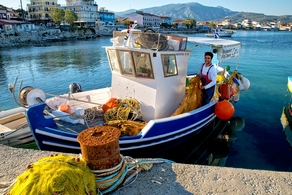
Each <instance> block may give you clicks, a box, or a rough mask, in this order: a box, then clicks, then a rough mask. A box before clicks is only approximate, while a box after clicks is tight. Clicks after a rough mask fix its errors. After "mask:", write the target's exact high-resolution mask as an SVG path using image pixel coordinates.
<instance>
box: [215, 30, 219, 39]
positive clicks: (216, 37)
mask: <svg viewBox="0 0 292 195" xmlns="http://www.w3.org/2000/svg"><path fill="white" fill-rule="evenodd" d="M214 38H215V39H218V38H219V29H218V28H216V30H215V34H214Z"/></svg>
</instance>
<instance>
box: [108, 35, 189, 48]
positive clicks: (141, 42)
mask: <svg viewBox="0 0 292 195" xmlns="http://www.w3.org/2000/svg"><path fill="white" fill-rule="evenodd" d="M127 39H129V40H128V41H129V45H128V46H130V47H134V48H146V49H152V50H158V51H166V50H167V51H171V50H172V51H185V50H186V49H187V41H188V38H187V37H185V36H179V35H169V34H167V35H164V34H162V33H156V32H148V31H147V32H142V31H132V32H131V35H130V37H129V33H128V32H126V31H114V32H113V40H116V43H118V44H116V46H119V45H120V46H122V45H123V44H122V41H126V40H127Z"/></svg>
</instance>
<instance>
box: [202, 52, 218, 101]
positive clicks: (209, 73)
mask: <svg viewBox="0 0 292 195" xmlns="http://www.w3.org/2000/svg"><path fill="white" fill-rule="evenodd" d="M204 57H205V63H203V64H202V65H201V67H200V70H199V74H198V76H199V77H200V78H201V82H202V85H200V88H201V90H202V93H203V100H202V106H204V105H205V104H208V103H209V102H210V100H211V99H212V97H213V95H214V91H215V86H216V75H217V71H216V68H215V67H214V65H213V64H212V58H213V53H212V52H205V56H204Z"/></svg>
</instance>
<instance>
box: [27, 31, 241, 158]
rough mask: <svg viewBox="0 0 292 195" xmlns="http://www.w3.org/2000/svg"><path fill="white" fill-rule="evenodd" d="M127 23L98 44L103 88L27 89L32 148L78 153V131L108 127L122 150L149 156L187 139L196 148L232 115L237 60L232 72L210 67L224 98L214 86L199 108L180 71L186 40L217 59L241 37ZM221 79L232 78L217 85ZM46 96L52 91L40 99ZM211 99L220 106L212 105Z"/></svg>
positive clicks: (190, 78)
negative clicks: (107, 81)
mask: <svg viewBox="0 0 292 195" xmlns="http://www.w3.org/2000/svg"><path fill="white" fill-rule="evenodd" d="M134 26H135V25H133V26H132V27H131V28H129V29H128V30H125V31H118V32H114V33H113V38H111V42H112V45H111V46H105V47H104V48H105V51H106V55H107V57H108V62H109V66H110V70H111V73H112V78H111V86H110V87H106V88H101V89H94V90H89V91H81V92H78V93H68V94H63V95H54V94H46V93H45V92H41V90H40V89H39V88H36V89H31V91H30V92H28V93H27V96H28V98H26V99H28V100H29V103H28V107H27V110H26V116H27V120H28V123H29V127H30V129H31V132H32V134H33V136H34V138H35V141H36V144H37V145H38V147H39V149H40V150H49V151H60V152H73V153H80V145H79V143H78V141H77V136H78V134H79V132H81V131H83V130H85V129H89V128H92V126H93V127H94V126H107V125H110V126H115V127H116V128H120V130H121V133H122V136H121V137H120V139H119V145H120V151H121V153H122V154H124V155H130V156H132V157H155V156H157V155H159V154H161V153H163V152H170V151H172V149H174V148H175V147H178V146H179V145H182V144H183V143H185V142H186V141H188V140H191V138H192V139H193V140H195V141H194V142H193V145H192V147H194V148H197V146H198V148H199V146H200V145H202V144H203V143H205V144H207V143H210V139H212V140H214V139H216V138H217V136H218V135H219V134H220V133H221V132H222V130H223V129H224V127H226V124H227V122H228V119H229V118H231V117H232V115H233V114H234V107H233V105H232V102H235V101H238V100H239V93H240V90H239V83H240V80H242V78H243V76H242V75H239V74H233V73H237V64H235V70H234V72H233V73H228V71H227V70H226V68H224V70H223V72H220V73H218V74H220V75H221V77H224V79H222V81H218V83H217V84H218V87H220V86H221V85H222V84H225V85H227V86H228V87H227V91H228V94H227V96H225V97H223V96H222V97H220V94H219V93H217V92H216V93H215V94H214V97H213V100H212V101H211V102H210V103H208V104H207V105H204V106H201V105H200V104H201V102H200V101H199V100H200V97H201V96H200V93H201V91H200V90H198V86H196V85H197V84H198V83H199V82H198V79H199V78H198V77H196V75H187V71H188V59H189V57H190V55H191V50H189V49H187V44H191V43H194V45H195V46H196V45H199V44H200V45H204V46H206V48H208V50H209V51H216V61H217V62H218V64H220V63H221V62H223V61H225V60H229V59H232V58H236V57H238V56H239V53H240V48H241V43H240V42H237V41H232V40H223V39H210V38H198V37H184V36H178V35H163V34H160V33H150V32H141V31H140V30H138V29H135V28H134ZM203 55H204V53H202V55H201V56H200V59H197V60H198V63H201V61H202V58H203V57H202V56H203ZM224 75H225V76H224ZM234 75H236V77H233V76H234ZM228 80H229V81H231V82H232V83H229V84H226V83H224V82H226V81H228ZM236 80H237V81H236ZM195 81H196V82H195ZM234 81H236V82H234ZM236 83H237V84H236ZM241 84H243V81H242V82H241ZM232 87H233V88H232ZM222 88H223V87H222ZM229 89H230V90H229ZM232 89H233V90H232ZM246 89H247V87H245V88H241V90H246ZM231 91H232V92H231ZM48 95H50V96H53V97H52V98H49V99H46V98H45V97H46V96H48ZM225 95H226V93H225ZM191 96H192V98H193V99H192V98H191ZM191 100H192V102H190V101H191ZM221 100H222V101H221ZM219 102H220V103H221V102H225V103H226V102H227V103H228V105H226V104H225V105H224V106H227V107H224V108H222V107H221V108H220V107H219V106H218V105H220V104H219ZM216 108H217V111H216ZM226 113H227V115H228V117H227V118H226ZM222 115H225V117H224V116H222ZM198 138H199V139H198ZM207 145H208V144H207ZM209 145H210V144H209Z"/></svg>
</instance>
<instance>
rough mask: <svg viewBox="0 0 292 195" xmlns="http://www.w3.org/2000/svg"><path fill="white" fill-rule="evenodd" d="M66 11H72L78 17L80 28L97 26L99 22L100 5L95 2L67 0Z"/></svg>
mask: <svg viewBox="0 0 292 195" xmlns="http://www.w3.org/2000/svg"><path fill="white" fill-rule="evenodd" d="M62 8H63V9H64V10H72V11H73V12H74V13H76V14H77V16H78V21H76V22H75V23H77V24H78V25H80V26H87V27H88V26H95V23H96V21H98V20H99V15H98V5H97V4H96V3H95V2H94V1H93V0H66V5H65V6H62Z"/></svg>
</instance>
